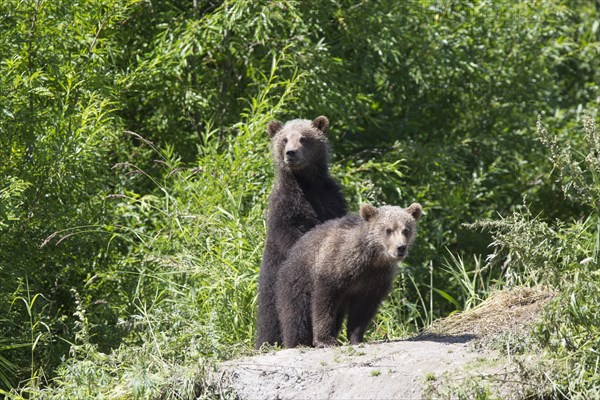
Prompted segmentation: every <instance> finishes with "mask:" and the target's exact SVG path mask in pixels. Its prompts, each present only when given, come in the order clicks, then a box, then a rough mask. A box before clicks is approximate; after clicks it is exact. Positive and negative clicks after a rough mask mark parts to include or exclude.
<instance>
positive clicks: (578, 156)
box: [476, 116, 600, 398]
mask: <svg viewBox="0 0 600 400" xmlns="http://www.w3.org/2000/svg"><path fill="white" fill-rule="evenodd" d="M583 132H584V135H583V137H584V139H585V142H584V143H586V144H585V145H584V146H585V147H584V146H581V147H571V146H570V145H568V144H566V143H559V141H558V139H557V138H556V137H555V136H551V135H550V134H549V133H548V131H547V129H546V128H543V127H542V125H541V123H540V122H538V133H539V134H540V138H541V140H542V141H543V142H544V143H545V144H546V145H547V146H548V149H549V151H550V156H551V158H552V161H553V164H554V165H555V167H556V171H555V174H556V175H557V178H558V180H559V181H560V182H561V183H562V188H563V190H564V191H565V196H567V197H569V198H570V199H572V200H573V201H575V202H578V203H579V204H580V205H581V206H583V207H585V209H587V212H588V216H587V217H586V218H585V219H581V220H575V221H556V222H554V223H548V222H545V221H543V220H542V219H541V217H540V216H536V217H533V216H532V215H531V212H530V210H529V209H528V208H524V209H523V210H522V211H520V212H516V213H514V214H513V215H512V216H509V217H506V218H502V219H501V220H499V221H493V222H489V221H488V222H481V223H478V224H477V225H476V226H480V227H485V228H488V229H491V230H492V236H493V239H494V241H493V242H492V245H493V247H494V253H493V254H492V255H491V256H490V257H489V260H490V262H491V263H492V264H495V263H498V262H501V263H502V264H503V272H504V279H505V282H506V284H507V285H513V284H528V285H548V286H550V287H553V288H556V289H557V290H558V295H557V296H556V298H555V299H554V300H553V301H552V303H551V304H550V306H549V307H547V308H546V312H545V315H544V318H543V320H542V321H541V322H540V323H539V325H538V326H537V328H536V329H537V337H538V339H539V340H540V342H541V344H542V345H544V346H545V347H546V348H547V349H548V351H549V354H550V356H551V357H558V358H559V359H560V360H561V361H562V363H564V364H565V365H566V367H565V368H561V369H558V370H557V371H554V374H555V375H554V376H552V378H553V379H554V380H556V382H555V383H554V384H555V385H556V386H557V388H558V389H557V390H558V392H560V393H563V394H564V396H566V397H568V398H574V397H578V396H583V397H594V393H597V392H598V390H600V387H599V386H598V382H599V378H600V371H599V370H598V363H599V362H600V358H599V356H598V353H597V351H596V349H597V348H598V345H600V342H599V340H600V324H599V321H600V319H599V318H600V315H599V312H598V310H599V307H600V290H599V289H598V288H599V287H600V286H599V284H600V280H599V277H600V275H599V274H598V272H599V271H598V268H599V266H600V259H599V256H598V251H599V250H600V214H599V213H598V211H599V210H598V208H597V205H598V204H599V203H598V202H599V201H600V195H599V194H600V192H598V182H597V180H596V177H597V176H598V174H599V173H600V164H598V154H599V153H598V150H599V149H600V147H599V146H598V141H597V138H598V132H597V129H596V127H595V123H594V121H593V119H592V118H591V117H589V116H586V117H584V118H583ZM582 165H585V166H586V167H585V168H582V167H581V166H582Z"/></svg>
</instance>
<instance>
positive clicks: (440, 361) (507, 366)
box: [213, 288, 552, 399]
mask: <svg viewBox="0 0 600 400" xmlns="http://www.w3.org/2000/svg"><path fill="white" fill-rule="evenodd" d="M551 297H552V295H551V294H548V292H547V291H544V290H543V289H527V288H520V289H517V290H511V291H506V292H498V293H496V294H495V295H493V296H492V297H490V299H489V300H488V301H487V302H485V303H483V304H481V305H480V306H478V307H476V308H474V309H472V310H469V311H466V312H463V313H460V314H455V315H453V316H451V317H449V318H447V319H445V320H443V321H439V322H437V323H436V324H435V325H434V326H433V327H432V328H431V329H430V330H428V331H427V332H425V333H424V334H421V335H419V336H417V337H415V338H412V339H408V340H401V341H393V342H381V343H370V344H362V345H359V346H340V347H336V348H329V349H312V348H310V349H309V348H301V349H289V350H280V351H271V352H269V353H267V354H259V355H255V356H252V357H246V358H241V359H237V360H231V361H228V362H226V363H223V364H221V365H220V366H219V368H218V369H217V371H216V372H215V374H214V378H213V379H214V380H215V381H216V382H218V386H219V387H220V388H221V390H223V391H225V392H229V393H233V394H234V396H235V397H238V398H241V399H298V398H301V399H337V398H343V399H359V398H362V399H364V398H369V399H389V398H401V399H420V398H427V397H440V396H442V397H446V393H448V391H447V390H446V389H447V388H446V387H448V386H452V387H454V388H458V390H459V391H460V390H463V388H462V387H465V388H466V387H468V386H469V385H471V384H472V382H476V385H478V387H476V388H475V389H473V390H474V391H475V392H477V391H478V390H480V387H484V388H485V390H486V391H487V392H488V393H490V394H492V395H495V396H497V397H500V398H520V397H521V396H522V395H523V390H524V387H526V386H527V382H520V379H519V377H518V367H517V366H515V365H514V363H513V360H510V359H508V358H507V357H505V356H503V355H501V354H499V353H498V352H497V351H492V350H489V349H485V347H482V346H480V345H478V346H473V345H472V344H473V343H474V342H475V341H478V340H479V339H481V338H490V337H493V336H497V335H500V334H502V332H504V331H505V330H506V329H511V330H514V331H526V330H527V329H528V327H529V326H530V325H531V323H532V322H533V321H534V320H535V319H536V318H537V316H538V315H539V312H540V310H541V309H542V307H543V304H545V302H546V301H547V300H548V299H549V298H551ZM449 382H450V383H449ZM452 390H453V389H452V388H450V393H453V392H452ZM465 390H466V389H465ZM466 392H467V393H469V391H468V390H467V391H466ZM471 393H472V392H471ZM450 397H456V396H452V395H450ZM467 397H468V395H467Z"/></svg>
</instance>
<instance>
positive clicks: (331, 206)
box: [256, 116, 346, 348]
mask: <svg viewBox="0 0 600 400" xmlns="http://www.w3.org/2000/svg"><path fill="white" fill-rule="evenodd" d="M328 127H329V120H328V119H327V118H326V117H323V116H320V117H317V118H315V119H314V120H313V121H310V120H301V119H295V120H292V121H288V122H286V123H285V125H282V124H281V123H280V122H277V121H271V122H270V123H269V125H268V127H267V133H268V134H269V135H270V136H271V142H272V149H273V156H274V161H275V169H276V181H275V185H274V187H273V190H272V192H271V195H270V197H269V209H268V217H267V239H266V243H265V249H264V253H263V260H262V265H261V267H260V274H259V281H258V295H259V297H258V304H259V307H258V323H257V328H258V335H257V339H256V348H259V347H260V346H261V345H262V344H263V343H269V344H276V343H282V339H281V328H280V326H279V321H278V318H277V310H276V307H275V279H276V276H277V271H278V270H279V268H280V266H281V264H282V263H283V261H284V260H285V258H286V256H287V254H288V251H289V249H290V248H291V247H292V246H293V245H294V244H295V243H296V241H297V240H298V239H299V238H300V237H301V236H302V235H304V234H305V233H306V232H308V231H309V230H310V229H312V228H314V227H315V226H316V225H318V224H320V223H322V222H324V221H327V220H330V219H334V218H338V217H341V216H343V215H345V214H346V202H345V200H344V197H343V196H342V193H341V190H340V186H339V185H338V184H337V183H336V182H335V181H334V180H333V179H332V178H331V177H330V176H329V170H328V164H327V159H328V141H327V137H326V132H327V128H328Z"/></svg>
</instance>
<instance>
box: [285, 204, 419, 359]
mask: <svg viewBox="0 0 600 400" xmlns="http://www.w3.org/2000/svg"><path fill="white" fill-rule="evenodd" d="M422 212H423V210H422V208H421V205H420V204H418V203H413V204H411V205H410V206H409V207H408V208H406V209H403V208H401V207H392V206H384V207H380V208H375V207H372V206H369V205H366V204H365V205H362V206H361V208H360V215H349V216H346V217H344V218H339V219H336V220H334V221H329V222H326V223H324V224H322V225H319V226H317V227H316V228H314V229H313V230H311V231H310V232H308V233H307V234H306V235H304V236H303V237H302V238H301V239H300V240H299V241H298V242H297V243H296V245H294V247H292V249H291V250H290V253H289V256H288V258H287V260H286V261H285V263H284V264H283V266H282V267H281V269H280V270H279V273H278V275H277V288H276V295H277V311H278V314H279V319H280V322H281V328H282V333H283V344H284V345H285V347H288V348H289V347H296V346H298V345H304V346H310V345H314V346H316V347H326V346H334V345H335V344H336V343H337V342H336V337H337V335H338V333H339V331H340V329H341V326H342V321H343V319H344V318H345V317H346V316H347V317H348V322H347V328H348V332H347V334H348V340H349V341H350V343H351V344H356V343H360V342H362V340H363V336H364V334H365V330H366V329H367V326H368V324H369V323H370V322H371V320H372V319H373V317H374V316H375V313H376V312H377V308H378V307H379V304H380V303H381V301H382V300H383V299H384V297H385V296H386V295H387V294H388V292H389V290H390V288H391V285H392V281H393V278H394V275H395V271H396V265H397V263H398V262H399V261H401V260H403V259H404V258H405V257H406V255H407V254H408V249H409V248H410V246H411V245H412V243H413V241H414V239H415V234H416V231H417V220H418V219H419V218H420V217H421V214H422Z"/></svg>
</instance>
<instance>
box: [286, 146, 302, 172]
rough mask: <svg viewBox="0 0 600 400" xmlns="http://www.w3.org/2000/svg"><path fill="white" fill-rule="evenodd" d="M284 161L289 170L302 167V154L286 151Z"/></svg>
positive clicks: (295, 151)
mask: <svg viewBox="0 0 600 400" xmlns="http://www.w3.org/2000/svg"><path fill="white" fill-rule="evenodd" d="M284 160H285V163H286V165H288V166H289V167H290V168H294V167H299V166H302V162H303V161H304V160H303V157H302V154H301V153H300V152H299V151H297V150H286V151H285V158H284Z"/></svg>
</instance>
